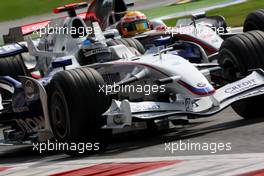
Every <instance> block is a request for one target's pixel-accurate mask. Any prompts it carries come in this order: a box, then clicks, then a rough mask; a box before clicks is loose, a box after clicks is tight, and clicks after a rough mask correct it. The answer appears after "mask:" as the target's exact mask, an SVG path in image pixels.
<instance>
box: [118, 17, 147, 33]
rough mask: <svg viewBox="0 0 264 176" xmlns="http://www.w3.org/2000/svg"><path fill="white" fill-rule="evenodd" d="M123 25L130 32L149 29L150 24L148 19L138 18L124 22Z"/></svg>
mask: <svg viewBox="0 0 264 176" xmlns="http://www.w3.org/2000/svg"><path fill="white" fill-rule="evenodd" d="M123 27H124V28H125V29H126V30H127V31H128V32H142V31H146V30H148V29H149V24H148V21H147V20H138V21H133V22H130V23H124V25H123Z"/></svg>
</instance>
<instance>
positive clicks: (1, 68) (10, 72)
mask: <svg viewBox="0 0 264 176" xmlns="http://www.w3.org/2000/svg"><path fill="white" fill-rule="evenodd" d="M25 75H27V68H26V66H25V64H24V62H23V58H22V56H21V55H16V56H12V57H6V58H0V76H10V77H13V78H16V77H17V76H25Z"/></svg>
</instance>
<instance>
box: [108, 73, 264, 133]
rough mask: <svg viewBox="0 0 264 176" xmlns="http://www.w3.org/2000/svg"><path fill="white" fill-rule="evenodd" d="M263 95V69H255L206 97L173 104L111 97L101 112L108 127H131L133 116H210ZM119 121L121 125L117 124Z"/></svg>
mask: <svg viewBox="0 0 264 176" xmlns="http://www.w3.org/2000/svg"><path fill="white" fill-rule="evenodd" d="M263 94H264V71H263V70H261V69H260V70H255V71H253V72H252V73H251V74H250V75H249V76H247V77H245V78H243V79H241V80H239V81H236V82H233V83H230V84H227V85H225V86H223V87H222V88H220V89H218V90H217V91H216V92H215V94H213V95H211V96H209V97H201V98H200V99H198V100H194V103H190V102H191V100H190V98H185V99H182V100H179V101H177V102H175V103H164V102H150V101H148V102H137V103H135V102H129V101H127V100H124V101H122V102H120V101H115V100H113V103H112V106H111V107H110V109H109V110H108V111H107V112H106V113H105V114H104V115H106V116H107V122H108V123H107V124H108V127H115V128H122V127H124V126H130V125H131V124H132V121H133V119H138V120H149V119H162V118H165V117H171V116H176V118H177V116H178V117H179V118H181V117H182V116H186V115H192V116H194V117H197V118H199V117H208V116H212V115H214V114H216V113H218V112H220V111H222V110H223V109H225V108H226V107H228V106H230V105H231V104H232V103H234V102H237V101H239V100H242V99H247V98H251V97H254V96H259V95H263ZM117 122H120V125H117Z"/></svg>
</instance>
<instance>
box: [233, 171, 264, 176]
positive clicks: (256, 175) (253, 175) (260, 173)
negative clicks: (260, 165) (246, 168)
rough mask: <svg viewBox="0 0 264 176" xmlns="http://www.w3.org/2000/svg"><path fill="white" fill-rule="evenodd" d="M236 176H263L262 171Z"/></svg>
mask: <svg viewBox="0 0 264 176" xmlns="http://www.w3.org/2000/svg"><path fill="white" fill-rule="evenodd" d="M238 176H264V169H260V170H257V171H252V172H248V173H245V174H240V175H238Z"/></svg>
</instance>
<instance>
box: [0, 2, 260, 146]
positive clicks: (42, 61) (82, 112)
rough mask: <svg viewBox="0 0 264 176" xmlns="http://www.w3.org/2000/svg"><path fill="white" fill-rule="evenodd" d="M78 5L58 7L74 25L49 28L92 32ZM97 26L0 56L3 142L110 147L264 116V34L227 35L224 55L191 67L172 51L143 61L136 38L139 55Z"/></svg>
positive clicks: (49, 36)
mask: <svg viewBox="0 0 264 176" xmlns="http://www.w3.org/2000/svg"><path fill="white" fill-rule="evenodd" d="M80 6H83V4H81V5H80V4H75V5H71V6H67V7H64V8H59V9H60V10H61V11H68V12H69V17H67V18H63V19H59V20H54V21H52V22H51V23H50V26H53V27H55V26H56V27H58V26H59V27H64V28H68V29H72V28H74V29H79V28H81V27H84V28H86V27H87V25H86V23H85V22H84V21H83V19H82V18H80V17H78V16H76V13H75V9H76V8H78V7H80ZM91 24H92V25H91V27H92V28H93V30H94V31H95V30H97V31H96V32H93V33H92V34H85V35H84V33H82V34H78V33H77V34H69V33H56V32H55V33H53V34H47V35H44V36H42V38H40V39H39V40H34V41H32V40H31V39H30V38H28V39H27V42H26V43H24V42H21V43H17V44H11V45H6V46H4V47H1V48H0V56H1V59H0V92H1V94H0V123H2V124H5V125H7V126H8V127H7V128H5V129H4V130H3V133H4V141H5V142H6V143H25V142H28V141H31V142H34V141H39V142H40V141H47V140H49V139H56V140H57V141H59V142H65V143H70V142H87V141H89V142H94V143H95V142H96V143H100V144H101V145H100V146H101V147H102V148H103V147H105V146H106V145H105V144H106V143H107V140H108V139H109V135H110V134H111V133H112V130H115V129H139V128H145V127H148V124H149V123H151V124H155V123H156V122H161V121H166V122H169V121H171V122H173V123H174V124H175V123H177V122H178V120H179V119H182V118H183V117H184V118H185V119H187V120H188V118H203V117H208V116H212V115H213V114H216V113H218V112H220V111H222V110H223V109H225V108H226V107H228V106H230V105H231V106H232V107H233V108H234V110H235V111H236V112H237V113H238V114H239V115H241V116H242V117H244V118H256V117H261V116H263V114H264V113H263V110H262V108H261V104H262V102H263V94H264V71H263V70H262V68H263V67H264V53H263V51H264V33H263V32H261V31H251V32H247V33H244V34H239V35H235V36H233V37H230V38H228V39H226V40H225V41H224V42H223V43H222V45H221V48H220V50H219V53H217V54H214V55H212V56H209V57H208V56H207V55H205V54H204V55H202V56H203V59H202V61H201V62H200V63H191V62H190V61H189V60H187V59H185V58H183V57H181V56H178V55H175V54H172V53H170V50H171V49H172V48H170V47H167V48H165V49H163V50H159V51H158V52H156V53H152V52H150V53H149V54H147V53H148V52H147V53H146V54H142V52H140V51H138V50H139V49H140V48H142V47H141V46H140V43H138V41H137V40H135V39H124V41H123V42H128V43H133V42H134V44H135V45H136V46H138V47H132V46H134V45H131V46H125V45H122V44H117V45H113V46H108V45H107V43H108V42H109V41H111V40H113V39H106V36H109V31H108V32H106V33H103V32H102V31H101V30H100V27H99V25H98V23H96V22H92V21H91ZM104 34H105V35H104ZM112 37H113V36H112ZM114 40H119V41H120V40H122V39H114ZM139 46H140V47H139ZM200 51H201V52H204V51H203V49H202V48H201V50H200ZM34 63H36V65H35V66H34V67H32V65H34ZM29 65H31V68H29Z"/></svg>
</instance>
